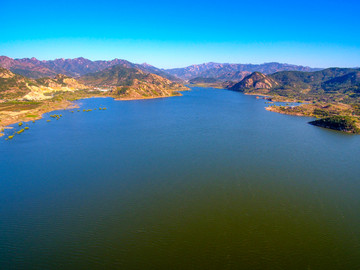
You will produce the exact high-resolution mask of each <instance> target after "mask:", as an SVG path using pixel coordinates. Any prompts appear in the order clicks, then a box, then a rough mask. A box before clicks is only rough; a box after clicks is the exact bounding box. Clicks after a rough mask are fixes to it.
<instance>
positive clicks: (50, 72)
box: [0, 56, 180, 81]
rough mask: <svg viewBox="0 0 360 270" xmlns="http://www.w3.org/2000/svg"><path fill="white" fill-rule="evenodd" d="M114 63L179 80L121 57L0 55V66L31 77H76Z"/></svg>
mask: <svg viewBox="0 0 360 270" xmlns="http://www.w3.org/2000/svg"><path fill="white" fill-rule="evenodd" d="M116 65H120V66H123V67H127V68H137V69H140V70H142V71H143V72H147V73H153V74H156V75H159V76H162V77H165V78H167V79H169V80H172V81H180V79H178V78H177V77H175V76H172V75H171V74H168V73H167V72H165V71H164V70H161V69H159V68H156V67H154V66H151V65H149V64H146V63H144V64H134V63H131V62H129V61H126V60H123V59H113V60H110V61H105V60H99V61H91V60H89V59H86V58H83V57H79V58H74V59H64V58H59V59H55V60H42V61H40V60H38V59H36V58H34V57H33V58H22V59H13V58H10V57H7V56H0V67H3V68H6V69H9V70H10V71H12V72H13V73H16V74H19V75H23V76H26V77H29V78H32V79H38V78H42V77H54V76H56V75H57V74H59V73H61V74H64V75H67V76H70V77H75V78H77V77H80V76H82V75H85V74H88V73H94V72H98V71H101V70H104V69H106V68H109V67H112V66H116Z"/></svg>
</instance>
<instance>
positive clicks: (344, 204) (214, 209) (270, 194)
mask: <svg viewBox="0 0 360 270" xmlns="http://www.w3.org/2000/svg"><path fill="white" fill-rule="evenodd" d="M183 94H184V96H182V97H173V98H167V99H155V100H143V101H141V100H139V101H114V100H112V99H110V98H107V99H86V100H82V101H80V102H79V103H80V104H81V110H80V112H77V111H76V112H75V113H71V112H70V111H60V112H59V114H60V113H61V114H62V115H63V117H62V118H61V119H59V120H58V121H51V122H46V120H47V119H49V115H46V116H45V117H44V119H42V120H40V121H37V122H36V123H34V124H33V123H30V124H29V127H30V129H29V130H27V131H26V132H24V133H23V134H21V135H17V136H15V138H14V139H13V140H11V141H5V140H4V138H1V139H0V192H1V193H0V262H1V266H0V268H1V269H360V214H359V213H360V196H359V194H360V167H359V161H360V136H356V135H348V134H343V133H340V132H335V131H331V130H326V129H322V128H318V127H314V126H311V125H309V124H307V122H308V121H310V120H311V119H309V118H303V117H292V116H287V115H281V114H276V113H272V112H268V111H266V110H265V109H264V107H265V106H266V104H265V101H264V100H257V99H255V97H252V96H245V95H242V94H240V93H236V92H230V91H226V90H216V89H206V88H193V89H192V91H190V92H184V93H183ZM98 107H107V110H106V111H99V110H96V111H92V112H86V113H85V112H83V111H82V109H93V108H98ZM50 114H53V113H50ZM7 132H8V133H9V132H11V133H12V132H13V131H7Z"/></svg>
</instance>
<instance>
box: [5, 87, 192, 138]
mask: <svg viewBox="0 0 360 270" xmlns="http://www.w3.org/2000/svg"><path fill="white" fill-rule="evenodd" d="M181 91H188V90H181ZM173 93H174V94H173V95H169V96H148V97H146V96H142V97H119V96H116V95H113V94H109V93H101V94H93V93H77V92H72V93H63V96H61V97H57V98H56V99H53V100H42V101H37V102H33V101H28V102H26V101H7V102H6V101H5V102H2V103H0V137H2V136H4V135H5V134H4V131H5V129H11V128H12V127H10V125H13V124H16V123H20V122H24V123H26V122H31V121H36V120H40V119H42V118H43V115H44V114H45V113H49V112H52V111H57V110H66V109H73V108H78V106H77V105H76V104H75V103H74V101H76V100H80V99H86V98H113V99H115V100H119V101H121V100H122V101H130V100H142V99H156V98H168V97H176V96H182V94H181V93H180V91H174V92H173Z"/></svg>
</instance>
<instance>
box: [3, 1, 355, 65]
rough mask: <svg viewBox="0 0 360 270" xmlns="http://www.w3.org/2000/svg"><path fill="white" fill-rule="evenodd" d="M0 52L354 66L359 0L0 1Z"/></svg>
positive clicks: (160, 60) (163, 62)
mask: <svg viewBox="0 0 360 270" xmlns="http://www.w3.org/2000/svg"><path fill="white" fill-rule="evenodd" d="M0 1H1V2H0V10H1V11H0V12H1V16H0V26H1V27H0V55H6V56H9V57H13V58H23V57H36V58H38V59H41V60H44V59H54V58H75V57H79V56H82V57H85V58H89V59H92V60H99V59H105V60H106V59H113V58H122V59H126V60H129V61H132V62H136V63H142V62H147V63H149V64H152V65H155V66H158V67H163V68H170V67H183V66H187V65H191V64H199V63H204V62H210V61H212V62H232V63H263V62H273V61H274V62H286V63H291V64H301V65H308V66H312V67H330V66H341V67H354V66H360V19H359V11H360V1H358V0H356V1H355V0H351V1H349V0H342V1H339V0H337V1H334V0H319V1H317V0H312V1H310V0H302V1H296V0H293V1H289V0H287V1H283V0H272V1H263V0H256V1H250V0H238V1H227V0H222V1H195V0H193V1H188V0H182V1H178V0H173V1H171V0H169V1H155V0H153V1H150V0H148V1H143V0H137V1H130V0H127V1H110V0H102V1H91V0H88V1H76V0H73V1H68V0H62V1H22V0H20V1H3V0H0Z"/></svg>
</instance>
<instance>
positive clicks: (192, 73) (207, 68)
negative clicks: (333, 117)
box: [166, 62, 320, 81]
mask: <svg viewBox="0 0 360 270" xmlns="http://www.w3.org/2000/svg"><path fill="white" fill-rule="evenodd" d="M290 70H291V71H316V70H320V69H318V68H310V67H304V66H297V65H290V64H281V63H264V64H260V65H253V64H228V63H225V64H221V63H213V62H210V63H205V64H201V65H192V66H188V67H185V68H174V69H167V70H166V72H168V73H169V74H171V75H174V76H176V77H178V78H181V79H183V80H191V79H194V78H197V77H200V78H214V79H217V80H219V81H240V80H242V79H244V78H245V77H246V76H247V75H249V74H251V73H252V72H256V71H257V72H261V73H264V74H271V73H275V72H278V71H290Z"/></svg>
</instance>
